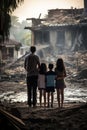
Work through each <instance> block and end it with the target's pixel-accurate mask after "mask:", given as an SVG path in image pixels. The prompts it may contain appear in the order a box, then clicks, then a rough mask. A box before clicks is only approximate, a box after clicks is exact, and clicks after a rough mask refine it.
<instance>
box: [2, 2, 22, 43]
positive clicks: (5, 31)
mask: <svg viewBox="0 0 87 130" xmlns="http://www.w3.org/2000/svg"><path fill="white" fill-rule="evenodd" d="M23 1H24V0H0V41H2V40H5V39H8V37H9V31H10V27H11V17H10V14H11V13H12V12H13V11H14V10H15V9H16V8H17V7H18V5H19V4H21V3H22V2H23Z"/></svg>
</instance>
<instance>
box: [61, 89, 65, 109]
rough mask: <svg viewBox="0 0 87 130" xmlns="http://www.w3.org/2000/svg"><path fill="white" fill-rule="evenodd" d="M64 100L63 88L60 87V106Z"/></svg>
mask: <svg viewBox="0 0 87 130" xmlns="http://www.w3.org/2000/svg"><path fill="white" fill-rule="evenodd" d="M63 102H64V89H61V107H63Z"/></svg>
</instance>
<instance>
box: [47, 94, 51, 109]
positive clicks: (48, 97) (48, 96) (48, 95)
mask: <svg viewBox="0 0 87 130" xmlns="http://www.w3.org/2000/svg"><path fill="white" fill-rule="evenodd" d="M49 99H50V92H48V94H47V100H48V107H49Z"/></svg>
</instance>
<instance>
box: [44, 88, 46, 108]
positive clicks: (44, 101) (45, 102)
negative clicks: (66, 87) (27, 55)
mask: <svg viewBox="0 0 87 130" xmlns="http://www.w3.org/2000/svg"><path fill="white" fill-rule="evenodd" d="M44 107H46V90H44Z"/></svg>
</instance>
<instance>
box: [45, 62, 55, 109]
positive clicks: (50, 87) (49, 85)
mask: <svg viewBox="0 0 87 130" xmlns="http://www.w3.org/2000/svg"><path fill="white" fill-rule="evenodd" d="M48 68H49V71H48V72H47V73H46V92H47V100H48V107H49V101H50V96H51V107H53V100H54V94H53V93H54V92H55V77H56V73H55V72H54V71H53V64H49V66H48Z"/></svg>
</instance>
